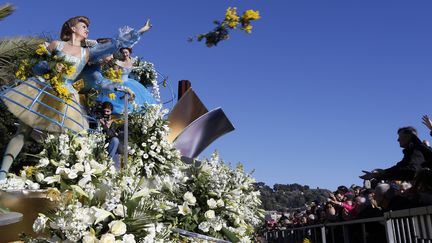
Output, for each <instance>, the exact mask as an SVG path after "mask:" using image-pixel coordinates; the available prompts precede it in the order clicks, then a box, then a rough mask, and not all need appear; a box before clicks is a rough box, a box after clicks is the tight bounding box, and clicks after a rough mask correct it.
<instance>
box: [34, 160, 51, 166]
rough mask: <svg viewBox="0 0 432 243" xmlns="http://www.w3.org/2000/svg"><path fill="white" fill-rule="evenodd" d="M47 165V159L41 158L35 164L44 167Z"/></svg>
mask: <svg viewBox="0 0 432 243" xmlns="http://www.w3.org/2000/svg"><path fill="white" fill-rule="evenodd" d="M47 165H49V159H47V158H42V159H40V160H39V164H38V165H37V167H45V166H47Z"/></svg>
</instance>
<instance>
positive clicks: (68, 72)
mask: <svg viewBox="0 0 432 243" xmlns="http://www.w3.org/2000/svg"><path fill="white" fill-rule="evenodd" d="M75 72H76V67H75V66H69V68H68V69H67V70H66V75H67V76H69V77H70V76H72V75H73V74H75Z"/></svg>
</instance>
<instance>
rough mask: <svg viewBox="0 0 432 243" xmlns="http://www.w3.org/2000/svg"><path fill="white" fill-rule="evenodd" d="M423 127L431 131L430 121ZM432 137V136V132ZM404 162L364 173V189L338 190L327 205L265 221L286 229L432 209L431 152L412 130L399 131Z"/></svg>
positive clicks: (425, 120)
mask: <svg viewBox="0 0 432 243" xmlns="http://www.w3.org/2000/svg"><path fill="white" fill-rule="evenodd" d="M423 123H424V124H425V125H426V126H427V127H428V128H429V129H430V130H431V131H432V122H431V120H430V119H429V117H427V116H424V117H423ZM431 135H432V132H431ZM398 136H399V138H398V141H399V144H400V147H401V148H403V154H404V157H403V159H402V160H401V161H400V162H398V163H397V164H396V165H394V166H392V167H390V168H387V169H375V170H372V171H371V172H369V171H363V172H364V175H362V176H360V178H362V179H364V185H363V186H357V185H352V186H351V187H349V188H348V187H346V186H339V187H338V188H337V190H336V191H334V192H332V193H329V195H328V198H327V201H325V202H319V201H315V202H312V203H310V204H308V205H305V207H304V208H299V209H286V210H284V212H278V213H276V215H273V217H268V218H267V219H266V224H267V229H268V230H270V229H284V228H293V227H302V226H308V225H314V224H326V223H334V222H341V221H347V220H353V219H364V218H371V217H379V216H382V215H383V214H384V213H385V212H388V211H394V210H402V209H408V208H415V207H421V206H427V205H432V170H431V168H432V149H431V147H429V144H428V143H426V142H422V141H420V139H419V138H418V136H417V131H416V129H415V128H413V127H403V128H400V129H399V130H398Z"/></svg>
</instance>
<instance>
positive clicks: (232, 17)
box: [190, 7, 261, 47]
mask: <svg viewBox="0 0 432 243" xmlns="http://www.w3.org/2000/svg"><path fill="white" fill-rule="evenodd" d="M260 18H261V16H260V14H259V11H254V10H251V9H249V10H246V11H245V12H244V13H243V15H242V16H241V17H240V16H239V15H237V8H235V7H229V8H228V9H227V10H226V12H225V19H224V20H223V21H222V22H221V21H214V22H213V23H214V24H216V27H215V28H214V29H213V30H212V31H210V32H207V33H204V34H199V35H198V36H197V37H196V38H197V40H198V41H202V40H203V39H205V41H206V45H207V47H213V46H216V45H217V44H218V43H219V42H220V41H223V40H227V39H229V29H236V28H237V27H238V26H239V25H241V30H244V31H245V32H246V33H248V34H250V33H252V28H253V26H252V25H251V21H252V20H258V19H260ZM190 40H193V38H191V39H190Z"/></svg>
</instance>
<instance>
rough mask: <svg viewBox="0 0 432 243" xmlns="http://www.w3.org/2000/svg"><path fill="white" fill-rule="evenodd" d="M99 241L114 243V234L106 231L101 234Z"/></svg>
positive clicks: (100, 242) (101, 242)
mask: <svg viewBox="0 0 432 243" xmlns="http://www.w3.org/2000/svg"><path fill="white" fill-rule="evenodd" d="M99 243H115V236H114V235H113V234H110V233H106V234H104V235H102V237H101V238H100V241H99Z"/></svg>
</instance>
